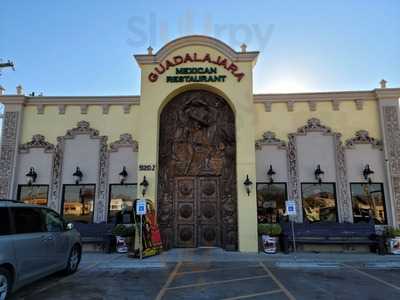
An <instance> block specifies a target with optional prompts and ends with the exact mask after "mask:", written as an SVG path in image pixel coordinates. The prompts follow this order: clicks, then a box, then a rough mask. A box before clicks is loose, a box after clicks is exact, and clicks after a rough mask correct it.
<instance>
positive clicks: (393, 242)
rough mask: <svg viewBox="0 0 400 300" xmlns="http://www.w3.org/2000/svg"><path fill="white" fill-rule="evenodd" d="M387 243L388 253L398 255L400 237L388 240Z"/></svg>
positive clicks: (399, 251)
mask: <svg viewBox="0 0 400 300" xmlns="http://www.w3.org/2000/svg"><path fill="white" fill-rule="evenodd" d="M387 242H388V250H389V253H391V254H397V255H400V236H397V237H395V238H392V239H388V240H387Z"/></svg>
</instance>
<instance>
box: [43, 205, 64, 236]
mask: <svg viewBox="0 0 400 300" xmlns="http://www.w3.org/2000/svg"><path fill="white" fill-rule="evenodd" d="M43 213H44V215H45V222H46V228H47V231H48V232H61V231H63V230H64V221H63V220H62V219H61V218H60V217H59V216H58V215H57V214H56V213H55V212H54V211H51V210H48V209H43Z"/></svg>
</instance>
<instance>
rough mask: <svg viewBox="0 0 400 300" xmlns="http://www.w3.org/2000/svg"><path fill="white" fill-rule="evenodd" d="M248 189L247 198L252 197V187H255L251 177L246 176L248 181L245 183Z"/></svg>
mask: <svg viewBox="0 0 400 300" xmlns="http://www.w3.org/2000/svg"><path fill="white" fill-rule="evenodd" d="M243 184H244V186H245V187H246V192H247V196H250V192H251V187H252V186H253V182H251V180H250V178H249V175H246V180H245V181H244V182H243Z"/></svg>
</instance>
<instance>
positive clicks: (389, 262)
mask: <svg viewBox="0 0 400 300" xmlns="http://www.w3.org/2000/svg"><path fill="white" fill-rule="evenodd" d="M259 261H263V262H267V263H268V264H271V265H276V266H279V267H284V266H291V265H295V264H299V265H300V266H304V267H305V266H307V265H315V266H335V265H340V264H343V263H346V264H351V265H356V266H358V267H371V268H379V267H382V268H385V267H387V268H400V255H377V254H374V253H309V252H301V253H296V254H294V253H290V254H283V253H276V254H265V253H241V252H231V251H224V250H223V249H220V248H197V249H172V250H169V251H164V252H162V253H161V254H160V255H157V256H153V257H148V258H145V259H143V260H142V261H140V260H139V259H133V258H129V257H128V256H127V255H126V254H119V253H112V254H104V253H98V252H86V253H84V255H83V259H82V262H83V263H85V264H93V263H96V262H102V265H104V266H105V267H112V265H114V266H115V267H118V266H120V267H121V268H125V267H126V268H129V267H131V268H135V267H136V268H146V267H149V268H151V267H155V268H157V267H163V266H165V265H166V264H167V263H177V262H186V263H201V262H204V263H207V262H259Z"/></svg>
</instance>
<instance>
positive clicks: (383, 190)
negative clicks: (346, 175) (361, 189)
mask: <svg viewBox="0 0 400 300" xmlns="http://www.w3.org/2000/svg"><path fill="white" fill-rule="evenodd" d="M349 184H350V201H351V216H352V218H353V224H356V223H354V212H353V194H352V190H351V186H352V185H353V184H362V185H365V184H367V185H368V182H361V181H354V182H350V183H349ZM371 184H379V185H380V186H381V191H382V197H383V207H384V208H385V223H383V224H376V223H375V220H374V223H375V225H388V217H387V206H386V195H385V185H384V183H383V182H372V183H371Z"/></svg>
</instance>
